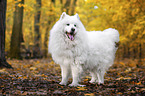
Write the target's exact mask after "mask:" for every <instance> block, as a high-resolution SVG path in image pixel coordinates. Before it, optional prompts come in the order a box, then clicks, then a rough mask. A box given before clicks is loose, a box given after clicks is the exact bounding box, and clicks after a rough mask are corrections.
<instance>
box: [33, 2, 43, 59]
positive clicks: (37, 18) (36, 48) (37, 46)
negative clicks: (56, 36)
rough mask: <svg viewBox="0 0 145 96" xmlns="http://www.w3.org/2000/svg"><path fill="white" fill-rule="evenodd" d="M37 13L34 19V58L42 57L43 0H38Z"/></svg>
mask: <svg viewBox="0 0 145 96" xmlns="http://www.w3.org/2000/svg"><path fill="white" fill-rule="evenodd" d="M36 4H37V5H36V11H37V12H36V14H35V17H34V19H35V21H34V32H35V37H34V48H33V58H40V57H42V54H41V50H40V37H41V35H40V29H39V28H40V26H39V25H40V15H41V10H40V8H41V0H36Z"/></svg>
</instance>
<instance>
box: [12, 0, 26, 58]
mask: <svg viewBox="0 0 145 96" xmlns="http://www.w3.org/2000/svg"><path fill="white" fill-rule="evenodd" d="M18 4H24V0H21V1H19V2H18V3H16V4H15V12H14V23H13V28H12V36H11V45H10V58H11V59H12V58H16V59H21V55H20V44H21V42H23V35H22V24H23V6H21V7H20V6H18Z"/></svg>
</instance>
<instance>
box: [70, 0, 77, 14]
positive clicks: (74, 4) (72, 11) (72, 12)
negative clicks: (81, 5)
mask: <svg viewBox="0 0 145 96" xmlns="http://www.w3.org/2000/svg"><path fill="white" fill-rule="evenodd" d="M76 2H77V0H73V5H72V9H71V15H74V13H75V7H76Z"/></svg>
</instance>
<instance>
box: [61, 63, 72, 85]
mask: <svg viewBox="0 0 145 96" xmlns="http://www.w3.org/2000/svg"><path fill="white" fill-rule="evenodd" d="M60 67H61V76H62V80H61V82H60V83H59V84H61V85H66V84H67V82H68V79H69V76H70V74H71V69H70V65H60Z"/></svg>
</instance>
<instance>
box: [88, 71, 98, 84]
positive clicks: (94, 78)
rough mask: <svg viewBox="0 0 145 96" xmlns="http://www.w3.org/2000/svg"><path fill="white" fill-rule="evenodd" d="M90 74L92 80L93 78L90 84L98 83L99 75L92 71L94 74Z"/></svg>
mask: <svg viewBox="0 0 145 96" xmlns="http://www.w3.org/2000/svg"><path fill="white" fill-rule="evenodd" d="M90 74H91V76H92V78H91V81H89V82H90V83H96V80H97V79H98V78H97V73H96V72H94V71H92V72H90Z"/></svg>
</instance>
